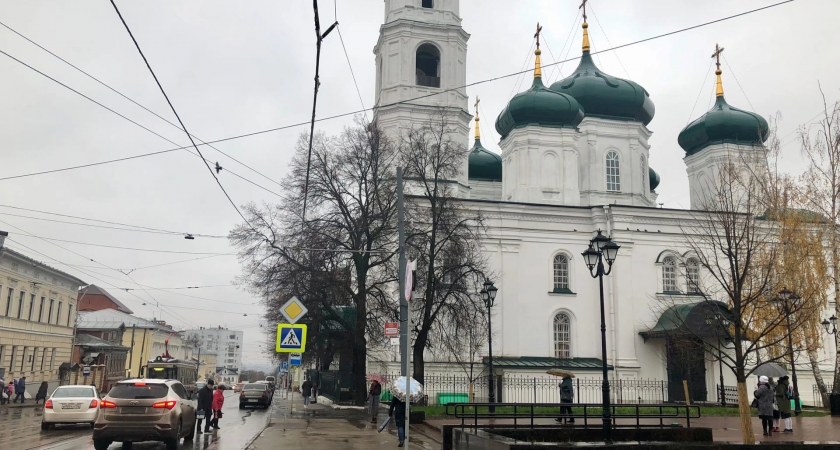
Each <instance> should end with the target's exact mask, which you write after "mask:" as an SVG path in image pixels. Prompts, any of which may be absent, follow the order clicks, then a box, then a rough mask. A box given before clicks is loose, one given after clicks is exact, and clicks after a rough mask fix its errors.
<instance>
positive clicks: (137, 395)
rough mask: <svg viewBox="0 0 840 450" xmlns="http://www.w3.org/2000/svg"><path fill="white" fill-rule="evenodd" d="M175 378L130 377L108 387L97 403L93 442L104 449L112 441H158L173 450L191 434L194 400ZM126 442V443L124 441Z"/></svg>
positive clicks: (129, 442)
mask: <svg viewBox="0 0 840 450" xmlns="http://www.w3.org/2000/svg"><path fill="white" fill-rule="evenodd" d="M189 397H190V396H189V394H188V393H187V390H186V389H185V388H184V385H182V384H181V383H180V382H179V381H177V380H164V379H131V380H123V381H120V382H119V383H117V384H116V385H114V387H113V388H111V392H109V393H108V395H107V396H105V398H103V399H102V401H101V402H100V404H99V407H100V414H99V416H98V417H97V419H96V423H95V424H94V426H93V446H94V448H95V449H96V450H106V449H107V448H108V446H109V445H111V443H112V442H114V441H119V442H122V443H123V448H127V447H130V446H131V443H132V442H142V441H158V442H163V443H165V444H166V448H167V450H176V449H177V448H178V445H179V443H180V441H181V438H184V440H185V441H190V440H192V439H193V437H194V435H195V421H196V419H195V417H196V412H195V410H196V402H195V401H193V400H191V399H190V398H189ZM126 443H128V444H126Z"/></svg>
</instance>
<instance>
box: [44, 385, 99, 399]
mask: <svg viewBox="0 0 840 450" xmlns="http://www.w3.org/2000/svg"><path fill="white" fill-rule="evenodd" d="M70 397H95V395H94V394H93V388H90V387H84V386H79V387H60V388H58V389H56V390H55V392H53V395H52V397H51V398H70Z"/></svg>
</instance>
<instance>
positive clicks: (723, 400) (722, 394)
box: [718, 339, 726, 406]
mask: <svg viewBox="0 0 840 450" xmlns="http://www.w3.org/2000/svg"><path fill="white" fill-rule="evenodd" d="M718 371H719V372H720V406H726V389H724V387H723V349H722V348H721V345H720V339H718Z"/></svg>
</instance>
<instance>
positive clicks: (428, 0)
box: [422, 0, 435, 8]
mask: <svg viewBox="0 0 840 450" xmlns="http://www.w3.org/2000/svg"><path fill="white" fill-rule="evenodd" d="M422 5H423V7H424V8H434V7H435V3H434V0H423V3H422Z"/></svg>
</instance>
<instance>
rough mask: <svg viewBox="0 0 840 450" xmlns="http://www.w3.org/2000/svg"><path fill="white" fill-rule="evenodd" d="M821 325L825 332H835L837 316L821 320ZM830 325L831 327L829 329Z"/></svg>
mask: <svg viewBox="0 0 840 450" xmlns="http://www.w3.org/2000/svg"><path fill="white" fill-rule="evenodd" d="M822 326H823V328H825V332H826V333H828V334H830V335H831V334H837V318H836V317H834V316H831V317H830V318H828V319H825V320H823V321H822ZM829 327H831V329H829Z"/></svg>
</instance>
